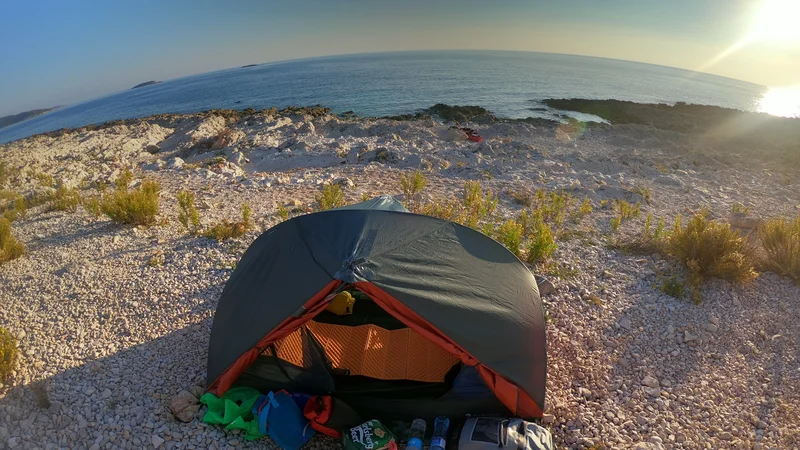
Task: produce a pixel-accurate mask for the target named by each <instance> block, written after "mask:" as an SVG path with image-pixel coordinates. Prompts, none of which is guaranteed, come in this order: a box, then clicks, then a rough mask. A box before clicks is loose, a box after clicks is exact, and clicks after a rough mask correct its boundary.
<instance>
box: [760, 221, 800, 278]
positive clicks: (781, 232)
mask: <svg viewBox="0 0 800 450" xmlns="http://www.w3.org/2000/svg"><path fill="white" fill-rule="evenodd" d="M758 237H759V240H760V241H761V246H762V247H763V248H764V252H765V254H766V257H765V258H763V260H762V261H761V265H762V267H763V268H764V270H769V271H771V272H775V273H777V274H778V275H781V276H784V277H787V278H790V279H792V280H793V281H794V282H795V283H800V216H798V217H797V218H795V219H794V220H791V221H790V220H786V219H782V218H781V219H770V220H767V221H765V222H764V223H763V224H762V225H761V227H760V228H759V229H758Z"/></svg>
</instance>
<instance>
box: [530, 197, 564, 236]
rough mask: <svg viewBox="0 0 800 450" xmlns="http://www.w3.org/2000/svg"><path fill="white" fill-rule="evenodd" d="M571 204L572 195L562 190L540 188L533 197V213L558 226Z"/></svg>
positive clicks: (561, 223) (562, 221)
mask: <svg viewBox="0 0 800 450" xmlns="http://www.w3.org/2000/svg"><path fill="white" fill-rule="evenodd" d="M571 204H572V195H570V194H569V193H566V192H564V191H561V192H549V193H548V192H545V191H544V190H542V189H539V190H538V191H536V194H535V195H534V197H533V204H532V206H531V207H532V208H533V215H534V216H537V215H538V216H541V218H542V220H544V221H545V222H547V223H549V224H550V225H552V226H553V227H554V228H560V227H561V225H563V224H564V220H565V219H566V217H567V211H568V208H569V207H570V206H571Z"/></svg>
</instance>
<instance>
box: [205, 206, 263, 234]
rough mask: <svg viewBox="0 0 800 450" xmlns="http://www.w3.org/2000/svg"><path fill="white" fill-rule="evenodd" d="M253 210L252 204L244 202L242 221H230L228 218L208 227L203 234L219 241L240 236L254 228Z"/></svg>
mask: <svg viewBox="0 0 800 450" xmlns="http://www.w3.org/2000/svg"><path fill="white" fill-rule="evenodd" d="M252 212H253V211H252V209H250V205H248V204H247V203H243V204H242V219H241V220H240V221H238V222H230V221H228V220H223V221H222V222H220V223H217V224H214V225H212V226H210V227H208V228H207V229H206V230H205V231H204V232H203V236H204V237H206V238H208V239H216V240H218V241H224V240H226V239H232V238H240V237H242V236H244V234H245V233H246V232H247V231H248V230H250V229H251V228H252V222H251V220H250V216H251V215H252Z"/></svg>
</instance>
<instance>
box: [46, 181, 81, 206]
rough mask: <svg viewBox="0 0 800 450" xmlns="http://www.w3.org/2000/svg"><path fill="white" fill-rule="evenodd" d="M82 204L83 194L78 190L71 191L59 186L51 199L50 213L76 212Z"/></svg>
mask: <svg viewBox="0 0 800 450" xmlns="http://www.w3.org/2000/svg"><path fill="white" fill-rule="evenodd" d="M80 203H81V194H80V192H78V191H77V190H76V189H69V188H66V187H64V186H59V188H58V189H56V192H55V193H54V194H53V196H52V197H50V205H49V207H48V210H50V211H68V212H75V211H77V210H78V205H80Z"/></svg>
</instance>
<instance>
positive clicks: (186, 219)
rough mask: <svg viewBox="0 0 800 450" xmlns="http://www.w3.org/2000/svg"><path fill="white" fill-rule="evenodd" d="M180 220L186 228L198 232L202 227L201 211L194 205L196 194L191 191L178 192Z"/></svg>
mask: <svg viewBox="0 0 800 450" xmlns="http://www.w3.org/2000/svg"><path fill="white" fill-rule="evenodd" d="M177 197H178V209H179V211H178V222H180V223H181V225H183V227H184V228H186V229H187V230H190V231H192V232H196V231H197V230H198V229H199V228H200V213H198V212H197V208H196V207H195V206H194V200H195V196H194V193H193V192H190V191H180V192H178V195H177Z"/></svg>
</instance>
